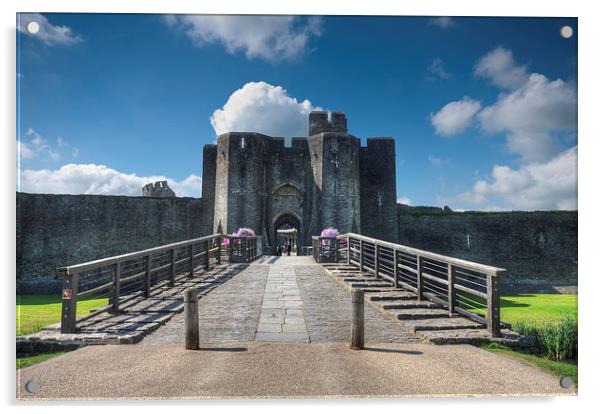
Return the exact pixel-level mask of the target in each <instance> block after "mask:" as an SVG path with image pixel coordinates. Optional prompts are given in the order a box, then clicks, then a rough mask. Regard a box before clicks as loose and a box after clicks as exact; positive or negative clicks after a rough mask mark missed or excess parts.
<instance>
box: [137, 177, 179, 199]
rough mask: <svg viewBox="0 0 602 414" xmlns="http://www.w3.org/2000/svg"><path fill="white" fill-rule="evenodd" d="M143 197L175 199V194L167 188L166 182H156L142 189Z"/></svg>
mask: <svg viewBox="0 0 602 414" xmlns="http://www.w3.org/2000/svg"><path fill="white" fill-rule="evenodd" d="M142 196H143V197H163V198H167V197H175V196H176V193H175V192H174V191H173V190H172V189H171V188H169V186H168V185H167V181H157V182H156V183H154V184H153V183H148V184H146V185H145V186H144V187H142Z"/></svg>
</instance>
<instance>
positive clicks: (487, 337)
mask: <svg viewBox="0 0 602 414" xmlns="http://www.w3.org/2000/svg"><path fill="white" fill-rule="evenodd" d="M420 335H421V336H422V337H423V338H425V339H426V340H428V341H429V342H430V343H432V344H435V345H452V344H470V345H477V346H478V345H481V344H483V343H487V342H491V340H492V339H493V338H492V336H491V334H490V333H489V331H487V330H486V329H441V330H435V331H422V332H421V333H420Z"/></svg>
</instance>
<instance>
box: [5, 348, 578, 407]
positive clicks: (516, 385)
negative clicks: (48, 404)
mask: <svg viewBox="0 0 602 414" xmlns="http://www.w3.org/2000/svg"><path fill="white" fill-rule="evenodd" d="M28 381H35V382H36V383H37V384H39V386H40V389H39V392H38V393H36V394H29V393H27V391H25V384H26V383H27V382H28ZM16 386H17V396H18V397H19V398H22V399H35V398H40V399H44V398H49V399H64V398H68V399H98V398H105V399H122V398H127V399H135V398H146V399H166V398H172V399H174V398H233V397H243V398H266V397H285V398H286V397H290V398H292V397H320V396H322V397H336V396H373V397H376V396H433V395H436V396H445V395H456V396H464V395H558V394H568V393H574V392H575V390H574V389H573V390H564V389H562V388H561V387H560V385H559V381H558V378H555V377H553V376H552V375H549V374H546V373H544V372H541V371H539V370H537V369H535V368H531V367H529V366H527V365H525V364H523V363H521V362H518V361H516V360H513V359H510V358H508V357H505V356H501V355H496V354H492V353H489V352H486V351H484V350H481V349H479V348H476V347H473V346H470V345H442V346H440V345H430V344H371V345H370V346H369V347H368V349H366V350H364V351H351V350H350V349H349V347H348V345H347V344H344V343H310V344H307V343H287V344H283V343H266V342H249V343H236V344H231V345H228V346H224V345H221V346H220V345H217V346H216V345H212V346H210V345H204V346H203V348H202V349H201V350H198V351H187V350H184V349H183V347H182V346H181V345H159V346H156V345H153V346H149V345H144V344H142V345H131V346H124V345H107V346H88V347H85V348H82V349H79V350H77V351H74V352H70V353H68V354H66V355H64V356H62V357H58V358H55V359H52V360H50V361H46V362H43V363H41V364H39V365H35V366H33V367H29V368H24V369H22V370H19V371H18V372H17V382H16Z"/></svg>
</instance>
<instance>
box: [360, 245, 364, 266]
mask: <svg viewBox="0 0 602 414" xmlns="http://www.w3.org/2000/svg"><path fill="white" fill-rule="evenodd" d="M363 271H364V241H363V240H362V239H360V272H363Z"/></svg>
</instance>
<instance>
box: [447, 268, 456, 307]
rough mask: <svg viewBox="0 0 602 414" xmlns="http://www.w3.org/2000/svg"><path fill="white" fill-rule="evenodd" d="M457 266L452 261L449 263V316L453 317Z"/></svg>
mask: <svg viewBox="0 0 602 414" xmlns="http://www.w3.org/2000/svg"><path fill="white" fill-rule="evenodd" d="M455 283H456V266H454V265H452V264H451V263H448V264H447V309H448V310H449V316H450V317H451V316H452V314H453V313H454V307H455V306H456V288H455V287H454V284H455Z"/></svg>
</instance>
